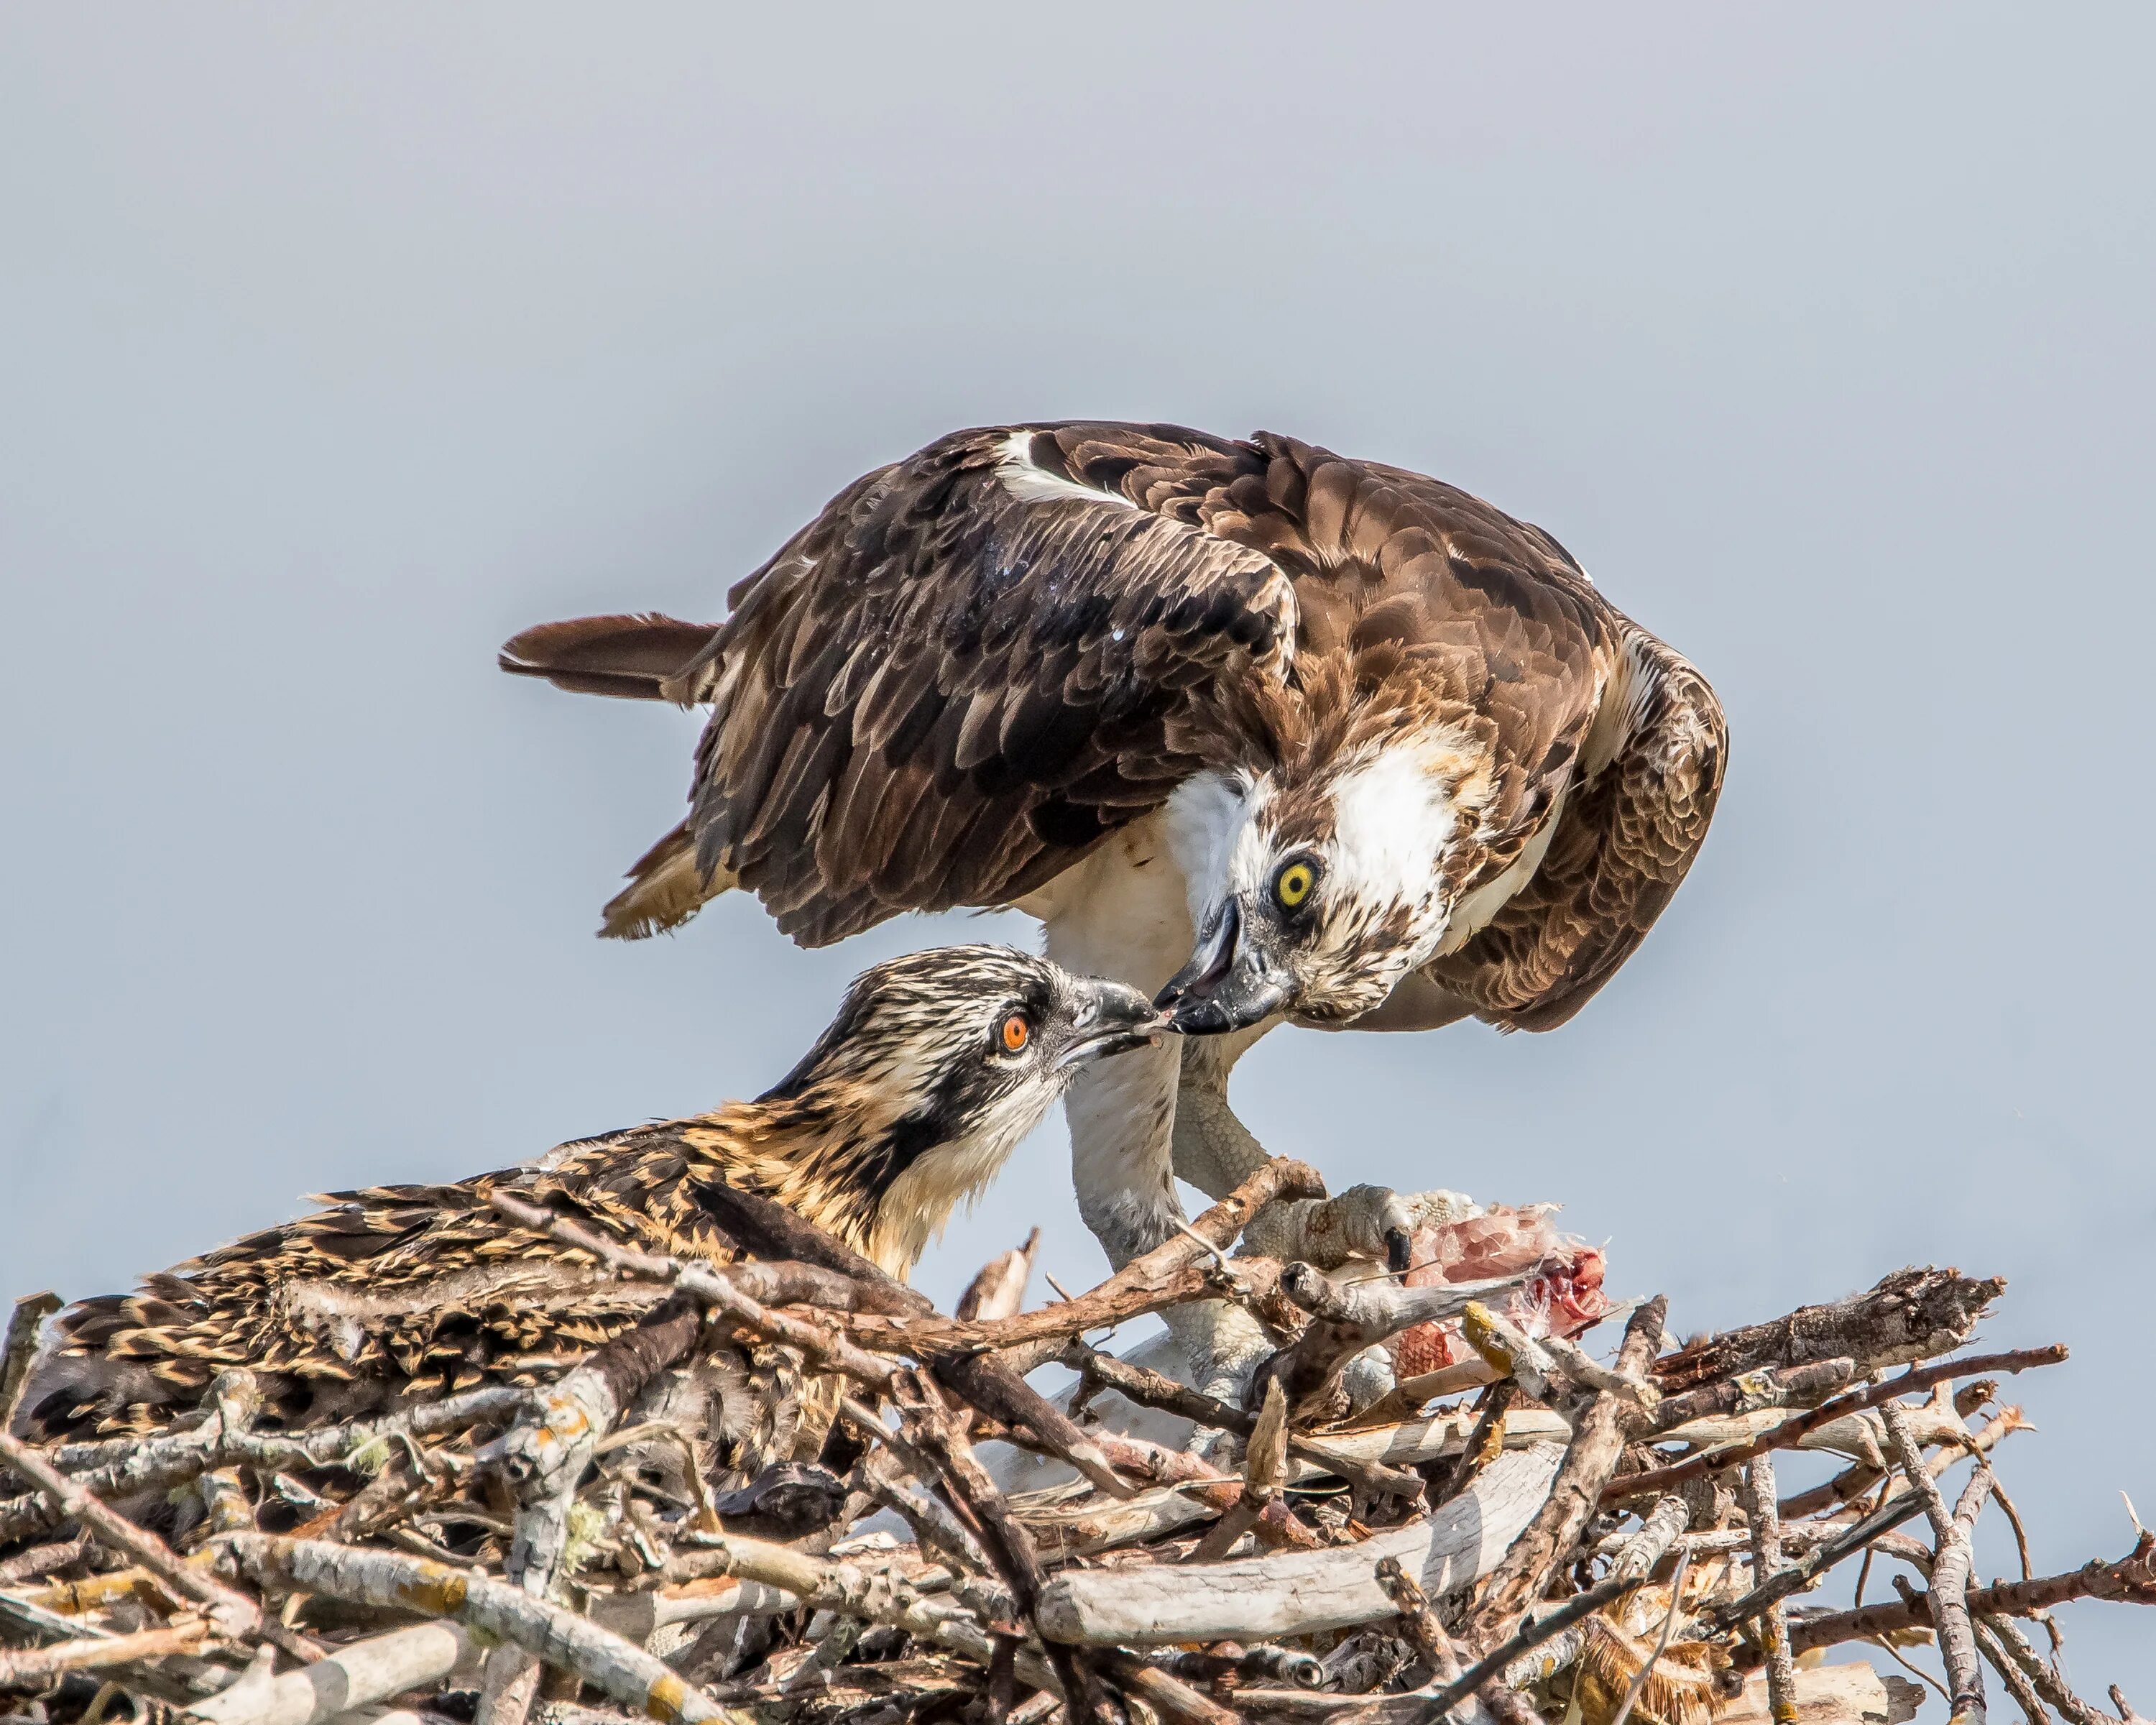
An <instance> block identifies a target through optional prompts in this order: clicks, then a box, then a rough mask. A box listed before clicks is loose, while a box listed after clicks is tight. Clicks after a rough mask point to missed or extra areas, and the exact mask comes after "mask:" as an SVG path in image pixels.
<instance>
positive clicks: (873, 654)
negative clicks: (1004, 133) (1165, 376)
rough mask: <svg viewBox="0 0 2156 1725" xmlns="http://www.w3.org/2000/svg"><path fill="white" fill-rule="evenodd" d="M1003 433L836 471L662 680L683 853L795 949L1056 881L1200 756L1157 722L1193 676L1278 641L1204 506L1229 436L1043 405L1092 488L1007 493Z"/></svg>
mask: <svg viewBox="0 0 2156 1725" xmlns="http://www.w3.org/2000/svg"><path fill="white" fill-rule="evenodd" d="M1013 435H1014V429H1011V428H998V429H990V430H984V431H973V432H962V433H959V434H957V435H955V436H952V437H947V438H945V439H942V440H941V441H940V442H938V443H936V444H932V445H930V446H929V447H928V448H927V449H923V450H922V451H921V452H920V453H919V454H916V455H914V456H912V457H911V458H909V459H907V460H906V461H903V462H901V463H899V464H898V465H896V466H893V467H888V468H885V469H882V470H880V471H878V472H875V473H872V474H870V475H867V476H866V477H865V478H864V479H862V480H859V481H858V482H856V483H855V485H851V486H850V487H849V488H848V489H847V490H845V491H844V492H843V493H841V494H840V495H839V497H838V498H837V499H836V500H834V501H833V502H832V504H831V505H830V506H829V507H828V508H827V509H825V510H824V512H823V513H822V514H821V515H820V516H818V517H817V519H816V520H815V521H813V522H811V523H810V524H809V525H808V527H806V528H805V529H803V531H802V532H801V533H800V534H799V535H798V536H796V537H795V538H794V539H793V541H792V542H790V543H789V544H788V545H787V546H786V547H784V548H783V550H781V551H780V552H779V553H778V556H777V557H773V559H772V561H771V562H769V563H767V565H765V567H763V568H762V569H761V570H759V571H757V572H756V573H755V574H754V575H752V576H751V577H750V578H748V579H747V581H745V582H744V583H742V584H741V585H740V586H739V587H737V588H736V589H735V590H734V593H733V594H732V601H733V613H732V615H731V617H730V618H729V619H728V620H727V622H726V625H725V627H724V628H723V629H721V631H720V632H719V633H718V634H717V635H716V636H715V637H714V638H713V639H712V640H711V643H710V644H709V646H708V647H707V648H706V650H705V651H704V652H703V653H702V654H701V655H699V657H698V658H697V659H696V660H695V661H694V662H692V663H690V665H687V666H685V667H684V668H683V669H682V670H680V673H679V674H678V675H676V676H675V677H674V678H673V679H672V680H670V690H671V691H672V692H675V693H676V694H677V695H678V696H681V697H683V698H687V699H693V700H708V701H711V706H712V713H711V722H710V724H709V725H708V726H707V727H706V731H705V733H704V738H703V742H702V743H701V746H700V747H699V750H698V756H697V775H696V793H695V796H694V798H693V803H692V813H691V815H690V825H691V828H692V829H693V830H694V832H695V834H696V841H697V851H696V855H697V860H698V862H699V864H700V865H701V866H702V867H703V868H704V869H706V870H726V871H727V872H728V873H729V874H731V875H733V876H734V877H736V878H737V879H738V880H740V881H741V883H742V885H744V886H747V887H749V888H751V889H752V891H755V892H756V893H757V896H759V897H760V898H762V900H763V901H764V903H765V905H766V906H767V908H768V909H770V910H771V911H773V914H774V915H775V916H777V917H778V922H779V925H780V927H783V928H784V929H786V930H787V931H788V932H789V933H791V934H793V936H794V937H796V938H797V939H799V940H801V941H802V942H804V943H806V944H808V945H821V944H823V943H824V942H830V941H834V940H838V939H840V938H842V937H844V936H846V935H849V934H852V933H855V932H858V931H859V930H860V929H862V928H865V927H869V926H870V924H872V923H874V922H880V921H881V920H882V919H883V918H884V917H885V916H891V915H892V914H893V913H895V912H896V911H902V910H940V909H944V908H947V907H949V906H957V905H979V904H993V903H998V902H1001V901H1006V900H1008V899H1010V898H1012V897H1014V896H1019V895H1021V894H1023V893H1024V892H1027V891H1030V890H1032V888H1034V886H1039V885H1040V884H1042V883H1043V882H1044V881H1045V880H1050V879H1052V878H1053V877H1054V876H1055V875H1057V874H1059V873H1060V872H1061V871H1062V870H1064V869H1065V868H1066V867H1068V866H1069V865H1070V863H1071V862H1073V861H1075V860H1076V859H1077V858H1078V857H1079V856H1081V855H1083V854H1084V853H1085V852H1086V850H1088V849H1089V848H1090V847H1091V845H1093V844H1094V843H1096V841H1097V840H1098V839H1100V838H1101V836H1102V835H1103V834H1106V833H1107V832H1109V831H1110V830H1111V829H1113V828H1114V827H1116V826H1117V825H1119V824H1122V822H1124V821H1126V820H1128V819H1132V817H1133V816H1134V815H1135V814H1138V813H1142V811H1143V810H1144V809H1147V808H1150V807H1152V806H1154V805H1155V804H1157V803H1158V802H1159V801H1160V800H1161V799H1162V798H1164V797H1165V796H1166V794H1167V793H1168V791H1169V790H1170V789H1172V788H1173V786H1174V784H1175V783H1176V782H1177V781H1178V779H1180V778H1183V777H1184V776H1186V775H1187V774H1188V773H1189V772H1190V771H1191V770H1193V768H1194V767H1195V766H1196V765H1197V764H1199V763H1198V762H1196V761H1194V760H1192V759H1190V758H1188V757H1178V755H1177V754H1176V752H1175V751H1174V750H1173V747H1171V744H1170V742H1169V739H1168V720H1169V718H1170V716H1171V715H1172V714H1173V713H1174V712H1175V711H1177V710H1178V708H1179V707H1180V706H1181V705H1182V704H1183V701H1184V698H1185V695H1186V692H1187V691H1188V690H1189V689H1191V688H1192V687H1193V686H1195V685H1199V684H1202V683H1204V682H1205V681H1206V680H1209V679H1212V678H1216V677H1219V676H1220V675H1223V674H1224V673H1226V672H1228V671H1229V670H1232V669H1233V668H1234V667H1235V666H1237V665H1242V664H1248V663H1250V662H1251V661H1253V660H1257V661H1261V662H1266V663H1275V662H1277V661H1278V660H1279V659H1280V658H1281V654H1282V652H1283V649H1284V648H1285V646H1286V630H1287V627H1288V622H1289V613H1288V608H1287V607H1286V604H1285V603H1284V601H1285V594H1284V592H1283V590H1282V585H1281V581H1280V572H1279V571H1278V569H1276V567H1275V566H1274V565H1273V564H1272V563H1271V562H1270V561H1269V560H1268V559H1267V558H1266V557H1265V556H1264V555H1263V554H1262V553H1260V552H1257V551H1255V550H1254V549H1252V548H1251V547H1249V546H1246V545H1244V544H1240V543H1237V542H1235V541H1234V540H1233V539H1231V538H1229V537H1226V536H1222V535H1221V534H1220V533H1219V532H1218V531H1209V530H1208V529H1207V528H1206V526H1204V525H1201V522H1202V519H1203V517H1204V516H1205V514H1206V512H1207V511H1208V510H1209V509H1214V510H1218V509H1220V508H1222V507H1223V506H1224V497H1225V495H1226V493H1227V491H1228V490H1229V487H1230V486H1231V485H1233V484H1234V483H1235V482H1236V481H1237V480H1240V479H1242V478H1245V477H1255V475H1259V474H1260V473H1261V472H1262V469H1263V460H1262V458H1261V456H1260V454H1259V453H1258V452H1257V451H1256V450H1255V449H1254V448H1253V447H1252V446H1251V445H1249V444H1233V443H1226V442H1223V441H1220V440H1219V439H1212V438H1207V437H1204V436H1203V435H1201V434H1199V433H1196V432H1186V431H1183V430H1180V429H1177V428H1173V427H1134V426H1096V425H1065V426H1051V427H1044V428H1039V429H1036V430H1034V431H1033V432H1032V433H1031V438H1030V446H1029V459H1030V462H1031V464H1032V465H1034V467H1036V468H1037V469H1039V470H1040V472H1042V473H1044V474H1045V475H1050V477H1051V478H1052V479H1055V480H1062V481H1064V482H1065V484H1066V485H1069V486H1071V487H1084V488H1087V489H1090V490H1094V491H1097V492H1100V493H1102V494H1103V495H1100V496H1099V497H1097V498H1091V497H1088V496H1086V495H1077V494H1074V495H1050V496H1047V497H1045V498H1028V497H1024V496H1021V495H1018V494H1017V493H1016V492H1015V491H1014V490H1013V489H1012V487H1011V485H1010V484H1009V482H1008V481H1007V480H1005V479H1004V477H1002V476H1000V475H998V471H997V465H998V461H999V459H1003V458H1004V454H1005V452H1006V450H1007V448H1008V446H1009V440H1010V439H1011V438H1012V437H1013Z"/></svg>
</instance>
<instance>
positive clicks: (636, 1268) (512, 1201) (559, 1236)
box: [488, 1192, 897, 1389]
mask: <svg viewBox="0 0 2156 1725" xmlns="http://www.w3.org/2000/svg"><path fill="white" fill-rule="evenodd" d="M488 1202H489V1203H490V1204H491V1205H492V1206H493V1207H494V1209H496V1210H498V1211H500V1213H501V1214H503V1215H505V1216H506V1217H507V1218H508V1219H510V1220H511V1221H512V1222H514V1223H516V1224H517V1226H518V1227H520V1228H526V1229H529V1230H531V1232H532V1233H534V1234H542V1235H546V1236H547V1238H548V1239H550V1240H559V1241H560V1242H561V1243H562V1245H571V1246H574V1247H576V1248H577V1250H580V1251H585V1252H588V1253H590V1254H591V1255H592V1256H593V1257H594V1258H597V1259H598V1260H599V1261H600V1262H601V1263H603V1264H604V1265H605V1266H607V1267H608V1269H610V1270H613V1271H617V1272H619V1274H622V1275H624V1276H635V1277H638V1278H639V1279H640V1280H642V1281H657V1282H668V1283H671V1284H672V1285H673V1286H675V1287H677V1288H680V1290H681V1291H682V1292H684V1293H685V1294H689V1295H690V1296H694V1297H695V1298H696V1299H698V1300H701V1301H703V1302H704V1303H705V1304H706V1305H707V1306H710V1307H714V1308H715V1309H716V1310H717V1311H719V1312H724V1313H725V1314H726V1316H727V1317H730V1318H732V1319H733V1320H734V1321H735V1322H737V1323H740V1324H743V1325H746V1326H747V1327H748V1328H750V1329H752V1330H754V1331H756V1332H758V1333H759V1334H761V1335H763V1336H767V1337H770V1338H771V1339H772V1340H773V1341H774V1342H783V1343H785V1344H786V1345H787V1346H788V1347H789V1348H798V1349H800V1350H801V1352H802V1353H803V1354H805V1355H807V1356H808V1358H810V1359H811V1360H813V1361H814V1362H815V1363H817V1364H818V1365H819V1366H822V1367H824V1368H825V1369H827V1370H829V1371H834V1372H843V1373H845V1374H846V1375H847V1376H848V1377H850V1378H856V1379H858V1380H859V1381H860V1382H861V1383H863V1384H870V1385H873V1386H874V1387H875V1388H876V1389H890V1387H891V1382H892V1379H893V1377H894V1375H895V1374H896V1370H897V1368H896V1367H895V1366H894V1365H893V1364H892V1363H891V1362H890V1361H889V1360H887V1359H879V1358H876V1357H875V1355H874V1354H870V1353H863V1352H862V1351H861V1350H860V1348H857V1347H855V1345H854V1344H853V1343H851V1342H850V1341H848V1340H847V1339H846V1337H844V1335H843V1334H841V1333H839V1332H838V1331H836V1330H827V1329H825V1328H824V1327H823V1326H822V1325H820V1324H814V1323H810V1322H807V1321H806V1320H804V1319H802V1318H798V1317H793V1316H792V1315H791V1314H790V1313H788V1312H778V1311H774V1310H773V1309H772V1308H771V1307H767V1306H766V1305H764V1304H763V1303H762V1301H758V1300H755V1299H752V1298H751V1297H750V1296H748V1295H747V1293H745V1292H743V1291H742V1289H741V1288H740V1287H739V1286H737V1284H736V1283H734V1282H733V1281H731V1280H730V1279H729V1278H728V1277H727V1276H726V1273H725V1272H724V1271H719V1270H716V1269H713V1268H712V1267H711V1266H708V1265H704V1264H690V1263H689V1262H687V1261H685V1260H683V1259H680V1258H662V1257H659V1256H655V1255H653V1254H651V1253H649V1252H639V1251H634V1250H630V1249H629V1247H627V1246H624V1245H620V1244H619V1242H617V1241H614V1240H608V1239H607V1238H606V1236H605V1235H602V1234H599V1233H598V1232H597V1231H595V1230H592V1229H589V1228H587V1227H585V1226H583V1224H581V1223H577V1222H572V1221H571V1220H570V1219H568V1218H567V1217H565V1216H557V1215H556V1214H554V1213H553V1212H552V1210H548V1209H542V1208H541V1207H540V1206H539V1205H537V1204H526V1202H525V1201H524V1200H523V1199H521V1198H515V1197H512V1196H511V1195H510V1194H508V1193H506V1192H496V1193H495V1194H493V1195H492V1196H491V1197H490V1199H489V1200H488Z"/></svg>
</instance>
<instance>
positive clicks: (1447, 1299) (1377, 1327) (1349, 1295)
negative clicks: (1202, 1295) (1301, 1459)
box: [1257, 1264, 1527, 1410]
mask: <svg viewBox="0 0 2156 1725" xmlns="http://www.w3.org/2000/svg"><path fill="white" fill-rule="evenodd" d="M1526 1280H1527V1276H1526V1275H1525V1274H1524V1273H1523V1274H1522V1275H1519V1276H1501V1277H1498V1278H1496V1279H1495V1280H1491V1281H1474V1282H1440V1283H1436V1284H1434V1285H1432V1286H1427V1287H1415V1288H1410V1287H1404V1286H1401V1285H1400V1284H1399V1283H1398V1282H1393V1281H1354V1282H1347V1283H1336V1282H1334V1281H1332V1280H1331V1279H1330V1278H1328V1277H1327V1276H1325V1275H1324V1274H1323V1273H1322V1272H1321V1271H1318V1270H1317V1269H1315V1268H1313V1267H1312V1266H1310V1265H1308V1264H1290V1265H1289V1266H1286V1269H1284V1270H1283V1271H1281V1284H1280V1285H1281V1292H1283V1293H1284V1294H1286V1296H1288V1298H1289V1299H1291V1300H1292V1301H1294V1302H1295V1303H1296V1305H1297V1306H1299V1307H1301V1308H1302V1310H1303V1311H1305V1312H1308V1313H1309V1314H1310V1316H1311V1318H1312V1322H1310V1323H1309V1324H1307V1325H1306V1326H1305V1327H1304V1329H1303V1332H1302V1333H1301V1335H1300V1336H1298V1337H1296V1339H1295V1340H1294V1341H1293V1342H1291V1343H1289V1344H1288V1345H1287V1346H1286V1348H1281V1350H1280V1351H1279V1352H1278V1353H1275V1354H1274V1355H1273V1356H1272V1358H1270V1359H1268V1360H1267V1361H1265V1363H1264V1364H1263V1365H1261V1366H1260V1368H1258V1379H1257V1381H1258V1383H1259V1384H1260V1385H1262V1384H1265V1383H1268V1382H1278V1383H1279V1384H1281V1387H1282V1388H1283V1389H1285V1390H1286V1393H1287V1397H1288V1401H1289V1404H1290V1405H1291V1407H1292V1408H1294V1409H1297V1410H1301V1409H1305V1408H1306V1407H1308V1406H1310V1405H1312V1404H1317V1403H1320V1402H1322V1401H1324V1400H1325V1399H1327V1396H1328V1394H1329V1392H1331V1391H1332V1390H1333V1389H1335V1388H1336V1387H1337V1383H1338V1379H1339V1376H1340V1373H1341V1371H1342V1368H1344V1367H1345V1366H1346V1365H1347V1362H1348V1361H1349V1360H1351V1359H1352V1358H1354V1357H1355V1355H1357V1354H1358V1353H1361V1352H1362V1351H1363V1349H1364V1348H1373V1347H1375V1346H1376V1345H1377V1344H1378V1343H1380V1342H1383V1340H1384V1339H1385V1338H1386V1337H1389V1336H1394V1335H1397V1334H1399V1332H1401V1331H1402V1330H1404V1329H1408V1328H1409V1327H1412V1326H1414V1325H1416V1324H1421V1323H1439V1322H1444V1321H1445V1320H1446V1319H1449V1318H1455V1317H1459V1316H1460V1313H1462V1312H1465V1311H1466V1310H1467V1309H1468V1307H1471V1306H1472V1305H1474V1304H1475V1303H1476V1301H1481V1300H1491V1299H1496V1298H1497V1297H1498V1296H1501V1295H1503V1294H1506V1293H1508V1292H1510V1291H1512V1289H1514V1288H1516V1287H1517V1286H1520V1284H1521V1283H1522V1282H1523V1281H1526Z"/></svg>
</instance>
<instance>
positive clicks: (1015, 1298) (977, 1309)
mask: <svg viewBox="0 0 2156 1725" xmlns="http://www.w3.org/2000/svg"><path fill="white" fill-rule="evenodd" d="M1039 1250H1040V1230H1039V1229H1038V1228H1036V1229H1034V1230H1033V1232H1032V1233H1030V1234H1029V1235H1026V1237H1025V1244H1024V1245H1016V1246H1013V1247H1012V1248H1011V1249H1010V1250H1009V1251H1007V1252H1004V1253H1001V1254H999V1255H997V1256H995V1257H993V1258H991V1259H990V1260H988V1262H987V1263H986V1264H983V1266H981V1269H980V1273H979V1274H978V1275H977V1276H974V1278H973V1281H970V1282H968V1283H967V1284H966V1291H965V1292H964V1293H962V1294H961V1295H959V1296H958V1303H957V1306H956V1307H954V1308H953V1310H954V1311H956V1312H957V1315H958V1316H959V1317H962V1318H964V1319H966V1320H968V1322H981V1321H984V1320H990V1319H994V1318H999V1317H1016V1316H1017V1315H1018V1313H1019V1311H1020V1310H1021V1309H1022V1308H1023V1307H1024V1305H1025V1285H1026V1283H1027V1282H1028V1281H1030V1280H1031V1279H1032V1276H1033V1256H1034V1253H1035V1252H1037V1251H1039Z"/></svg>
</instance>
